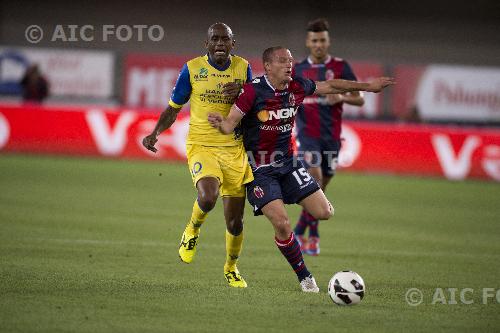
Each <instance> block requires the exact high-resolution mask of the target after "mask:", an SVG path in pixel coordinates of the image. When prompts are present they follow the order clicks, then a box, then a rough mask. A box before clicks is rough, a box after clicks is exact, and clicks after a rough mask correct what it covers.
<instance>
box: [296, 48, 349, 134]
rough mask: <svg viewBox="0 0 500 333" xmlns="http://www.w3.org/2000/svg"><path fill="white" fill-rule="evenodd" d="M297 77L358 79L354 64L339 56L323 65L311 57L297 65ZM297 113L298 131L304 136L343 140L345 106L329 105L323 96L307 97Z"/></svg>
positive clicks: (314, 79)
mask: <svg viewBox="0 0 500 333" xmlns="http://www.w3.org/2000/svg"><path fill="white" fill-rule="evenodd" d="M293 70H294V71H293V73H294V76H297V77H304V78H308V79H312V80H313V81H325V80H331V79H343V80H351V81H357V78H356V76H355V75H354V73H353V71H352V69H351V66H349V64H348V63H347V62H346V61H345V60H343V59H340V58H332V57H330V56H328V58H327V59H326V60H325V62H324V63H322V64H314V63H313V62H312V61H311V59H310V58H309V57H308V58H307V59H305V60H304V61H302V62H301V63H298V64H295V66H294V68H293ZM303 105H304V106H303V107H301V109H300V110H299V113H298V115H297V131H298V136H299V139H300V137H301V136H307V137H309V138H315V139H319V138H321V139H324V140H332V139H333V140H335V141H338V140H340V134H341V126H342V105H343V103H336V104H334V105H329V104H328V102H327V99H326V96H324V95H316V94H315V95H314V96H311V97H308V98H306V99H305V100H304V102H303Z"/></svg>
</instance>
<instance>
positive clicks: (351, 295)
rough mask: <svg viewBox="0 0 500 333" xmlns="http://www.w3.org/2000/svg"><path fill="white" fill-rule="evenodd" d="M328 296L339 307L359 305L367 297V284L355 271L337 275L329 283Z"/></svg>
mask: <svg viewBox="0 0 500 333" xmlns="http://www.w3.org/2000/svg"><path fill="white" fill-rule="evenodd" d="M328 295H330V297H331V298H332V300H333V302H334V303H335V304H337V305H354V304H358V303H359V302H361V300H362V299H363V296H364V295H365V282H364V281H363V278H362V277H361V276H359V274H358V273H356V272H353V271H342V272H338V273H335V275H334V276H333V277H332V278H331V279H330V282H329V283H328Z"/></svg>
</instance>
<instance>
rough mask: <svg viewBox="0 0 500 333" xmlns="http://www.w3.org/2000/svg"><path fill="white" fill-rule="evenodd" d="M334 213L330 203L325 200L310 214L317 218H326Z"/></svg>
mask: <svg viewBox="0 0 500 333" xmlns="http://www.w3.org/2000/svg"><path fill="white" fill-rule="evenodd" d="M333 213H334V208H333V206H332V204H331V203H330V202H329V201H327V202H326V203H325V204H322V205H321V207H320V209H319V210H318V211H317V212H316V214H314V215H313V214H311V215H313V216H314V217H315V218H317V219H318V220H328V219H329V218H330V217H332V216H333Z"/></svg>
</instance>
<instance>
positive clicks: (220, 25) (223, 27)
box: [207, 22, 233, 39]
mask: <svg viewBox="0 0 500 333" xmlns="http://www.w3.org/2000/svg"><path fill="white" fill-rule="evenodd" d="M219 29H220V30H226V31H227V34H228V35H229V37H230V38H231V39H232V38H233V31H232V30H231V28H230V27H229V26H228V25H227V24H226V23H222V22H217V23H214V24H212V25H211V26H209V27H208V31H207V37H208V39H210V38H211V37H212V35H213V32H214V30H219Z"/></svg>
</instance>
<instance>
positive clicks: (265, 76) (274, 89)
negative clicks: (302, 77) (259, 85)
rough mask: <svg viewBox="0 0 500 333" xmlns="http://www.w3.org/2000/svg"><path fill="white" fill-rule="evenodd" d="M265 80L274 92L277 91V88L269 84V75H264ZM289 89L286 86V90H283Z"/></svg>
mask: <svg viewBox="0 0 500 333" xmlns="http://www.w3.org/2000/svg"><path fill="white" fill-rule="evenodd" d="M264 79H265V80H266V83H267V85H268V86H269V87H270V88H271V89H272V90H273V91H276V88H274V87H273V85H272V84H271V82H269V80H268V79H267V75H266V74H264ZM287 89H288V84H287V85H286V87H285V89H283V90H287Z"/></svg>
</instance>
